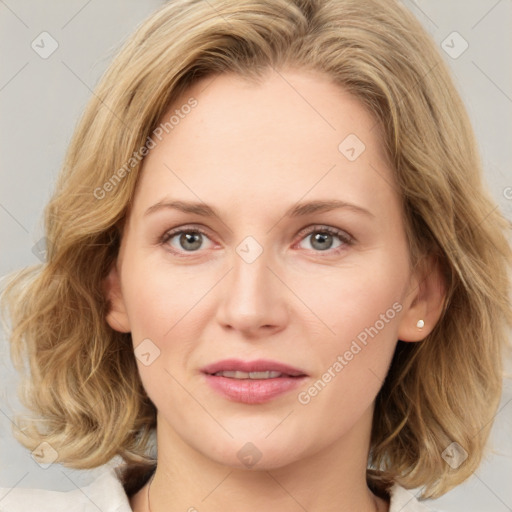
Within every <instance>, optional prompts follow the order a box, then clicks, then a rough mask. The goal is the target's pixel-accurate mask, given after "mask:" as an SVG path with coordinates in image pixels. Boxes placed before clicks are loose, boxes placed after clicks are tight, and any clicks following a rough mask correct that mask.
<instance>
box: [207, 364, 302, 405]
mask: <svg viewBox="0 0 512 512" xmlns="http://www.w3.org/2000/svg"><path fill="white" fill-rule="evenodd" d="M201 371H202V372H203V374H204V375H205V378H206V382H207V383H208V384H209V385H210V387H211V388H212V389H213V390H214V391H216V392H217V393H219V394H220V395H222V396H223V397H224V398H227V399H228V400H231V401H233V402H240V403H245V404H262V403H265V402H268V401H270V400H272V399H274V398H276V397H278V396H280V395H282V394H284V393H286V392H288V391H291V390H293V389H295V388H297V387H298V386H300V385H301V384H302V382H303V381H304V379H305V378H306V377H307V374H306V373H305V372H304V371H302V370H300V369H299V368H295V367H293V366H290V365H287V364H283V363H280V362H277V361H270V360H265V359H258V360H256V361H242V360H239V359H225V360H222V361H217V362H216V363H213V364H210V365H208V366H205V367H204V368H202V369H201ZM221 371H242V372H247V373H249V372H264V371H277V372H280V373H282V374H284V375H283V376H281V377H275V378H271V379H232V378H228V377H222V376H217V375H214V374H215V373H217V372H221Z"/></svg>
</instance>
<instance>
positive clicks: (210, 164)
mask: <svg viewBox="0 0 512 512" xmlns="http://www.w3.org/2000/svg"><path fill="white" fill-rule="evenodd" d="M281 75H282V76H281ZM281 75H279V74H276V73H270V72H269V74H268V75H267V77H266V78H265V80H264V81H263V82H262V83H261V84H259V85H255V84H251V83H249V82H246V81H244V80H243V79H242V78H240V77H237V76H235V75H229V74H225V75H220V76H217V77H216V78H214V79H212V78H209V79H205V80H203V81H201V82H198V83H196V84H195V85H194V86H193V87H192V88H190V89H189V90H188V91H187V92H186V93H185V94H184V95H183V96H182V97H181V98H180V99H179V100H178V101H176V103H175V104H174V105H173V107H172V108H171V109H170V110H169V112H168V113H167V114H166V115H165V116H164V120H168V119H169V118H170V117H171V115H172V114H173V113H174V112H175V111H176V110H179V111H180V112H181V115H180V116H179V123H176V124H174V126H173V129H172V130H170V131H169V133H168V134H165V136H164V137H163V138H162V140H161V141H157V144H156V146H155V147H154V148H153V149H151V151H150V153H149V155H148V156H147V157H146V159H145V161H144V165H143V169H142V175H141V179H140V181H139V183H138V186H137V190H136V192H135V196H134V199H133V204H132V208H131V211H130V213H129V216H128V219H127V223H126V226H125V230H124V233H123V237H122V243H121V248H120V253H119V257H118V261H117V266H116V268H113V269H112V272H111V275H110V276H109V283H110V292H109V293H110V298H111V301H112V311H111V312H110V313H109V316H108V321H109V323H110V325H111V326H112V327H113V328H114V329H117V330H121V331H131V333H132V338H133V345H134V348H135V353H136V355H137V364H138V368H139V372H140V377H141V379H142V383H143V385H144V388H145V389H146V391H147V393H148V395H149V397H150V398H151V400H152V401H153V403H154V404H155V406H156V408H157V410H158V429H159V430H160V431H166V432H168V433H169V435H172V436H174V438H176V439H180V440H181V441H182V442H183V443H184V444H185V445H186V446H188V447H189V448H190V449H192V450H194V451H195V452H196V453H199V454H202V455H204V456H206V457H208V458H210V459H211V460H214V461H217V462H220V463H222V464H227V465H231V466H241V465H242V464H244V461H243V455H244V452H243V450H246V451H247V450H248V451H249V452H251V450H252V451H253V452H254V453H253V454H252V455H254V454H258V453H259V454H261V461H260V462H259V464H260V465H261V466H265V467H277V466H283V465H286V464H288V463H291V462H294V461H296V460H298V459H300V458H303V457H308V456H311V455H313V454H315V453H318V452H320V451H322V450H326V449H328V448H329V447H330V446H333V445H334V444H336V443H337V442H340V440H342V439H344V437H346V436H347V435H348V433H349V432H350V431H353V430H354V429H355V428H356V427H357V425H358V424H359V422H361V421H362V418H366V419H368V411H371V410H372V405H373V403H374V399H375V396H376V394H377V393H378V391H379V389H380V387H381V386H382V382H383V379H384V377H385V375H386V373H387V370H388V367H389V364H390V361H391V358H392V355H393V351H394V349H395V345H396V343H397V340H398V339H402V340H405V341H417V339H419V338H415V335H414V332H415V331H414V329H415V324H416V320H417V318H418V316H417V315H416V314H413V312H414V308H418V303H419V301H418V297H417V296H416V295H415V290H416V289H417V282H416V281H415V279H414V276H412V274H411V271H410V265H409V255H408V250H407V240H406V236H405V229H404V221H403V214H402V211H401V206H400V199H399V197H398V194H397V192H396V190H397V189H396V187H395V186H394V184H393V183H394V181H393V173H392V170H391V168H390V166H389V164H388V162H387V159H386V154H385V152H384V149H383V143H382V140H381V135H380V132H379V130H378V128H377V127H376V121H375V119H374V118H373V117H372V115H370V114H369V113H368V112H367V111H366V110H365V109H364V108H363V106H362V105H361V104H360V103H359V102H358V100H356V99H355V98H353V97H352V96H350V95H349V94H348V93H347V92H345V91H344V90H343V89H341V88H340V87H339V86H337V85H335V84H333V83H331V82H330V81H329V80H328V79H327V78H326V77H324V76H323V75H320V74H310V73H308V74H306V73H304V72H298V71H287V72H283V73H282V74H281ZM283 77H285V78H286V80H285V79H284V78H283ZM192 97H193V98H194V99H195V101H197V104H196V106H195V107H194V108H193V109H188V108H187V109H181V107H182V105H185V104H187V103H188V104H191V103H190V98H192ZM180 109H181V110H180ZM183 112H188V113H187V114H186V115H185V114H183ZM194 205H195V206H194ZM413 318H414V327H412V326H411V322H412V321H413ZM420 318H421V317H420ZM236 372H238V373H236ZM212 440H214V441H215V442H212ZM246 443H252V445H246ZM244 446H245V448H243V450H242V452H240V449H241V448H242V447H244ZM249 455H251V453H249ZM256 457H260V455H256Z"/></svg>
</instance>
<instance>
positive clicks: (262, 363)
mask: <svg viewBox="0 0 512 512" xmlns="http://www.w3.org/2000/svg"><path fill="white" fill-rule="evenodd" d="M201 371H202V372H203V373H208V374H210V375H213V374H214V373H217V372H224V371H228V372H229V371H239V372H247V373H250V372H265V371H271V372H272V371H275V372H280V373H282V374H285V375H289V376H291V377H302V376H306V375H307V374H306V373H305V372H304V371H302V370H300V369H299V368H294V367H293V366H290V365H287V364H284V363H279V362H278V361H270V360H267V359H257V360H255V361H242V360H240V359H223V360H222V361H217V362H216V363H212V364H209V365H207V366H205V367H204V368H202V369H201Z"/></svg>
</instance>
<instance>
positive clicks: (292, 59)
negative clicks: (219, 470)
mask: <svg viewBox="0 0 512 512" xmlns="http://www.w3.org/2000/svg"><path fill="white" fill-rule="evenodd" d="M285 67H291V68H296V69H301V70H313V71H320V72H322V73H324V74H325V75H327V76H328V77H330V78H331V79H332V80H333V81H334V82H335V83H337V84H339V85H340V86H341V87H343V88H344V89H345V90H347V91H349V92H351V93H352V94H354V95H355V96H356V97H357V98H358V99H359V100H360V101H361V102H362V104H364V105H365V106H366V107H367V108H368V109H369V110H370V111H371V112H372V113H373V115H374V117H375V119H376V123H378V124H379V125H381V127H382V130H383V133H384V138H385V144H386V149H387V151H388V153H389V157H390V159H391V162H392V163H393V164H394V171H395V177H396V183H397V187H398V188H399V191H400V194H401V197H402V200H403V211H404V219H405V223H406V229H407V234H408V239H409V244H410V254H411V258H412V260H413V262H415V263H418V264H420V263H421V261H422V258H423V257H424V256H427V255H430V256H432V255H434V257H435V258H436V259H437V261H438V262H439V264H440V265H441V268H442V269H443V274H444V278H445V282H446V302H445V307H444V311H443V314H442V316H441V318H440V320H439V322H438V324H437V325H436V327H435V329H434V331H433V332H432V333H431V334H430V335H429V336H428V337H427V338H426V339H425V340H424V341H423V342H421V343H403V342H400V341H398V344H397V348H396V352H395V354H394V358H393V361H392V364H391V367H390V370H389V373H388V376H387V378H386V380H385V382H384V384H383V387H382V389H381V391H380V392H379V394H378V396H377V399H376V406H375V413H374V418H373V426H372V435H371V446H370V460H369V466H368V472H367V480H368V484H369V485H370V487H371V488H372V489H374V490H377V491H378V492H379V493H382V492H383V491H387V490H388V489H389V487H390V485H391V484H392V483H394V482H396V483H398V484H400V485H402V486H404V487H406V488H414V487H419V486H422V487H423V486H424V489H423V492H422V496H421V497H422V498H436V497H438V496H440V495H442V494H444V493H445V492H447V491H448V490H450V489H451V488H452V487H454V486H456V485H458V484H459V483H461V482H463V481H464V480H465V479H466V478H468V477H469V476H470V475H471V474H472V473H473V472H474V471H475V469H476V468H477V467H478V466H479V464H480V462H481V459H482V457H483V454H484V448H485V445H486V443H487V440H488V436H489V433H490V428H491V425H492V421H493V417H494V415H495V413H496V410H497V407H498V404H499V400H500V395H501V386H502V365H503V358H504V355H505V354H504V352H505V350H504V349H505V347H507V346H508V337H507V335H508V326H510V325H511V324H512V318H511V308H510V302H509V290H510V280H509V273H508V272H509V268H510V262H511V249H510V246H509V244H508V242H507V238H506V231H507V230H508V229H509V228H510V226H509V224H508V223H507V222H506V220H505V219H504V218H503V216H502V215H501V214H500V212H499V211H498V209H497V208H496V206H495V204H494V203H493V201H492V200H491V199H490V196H489V194H488V192H486V190H485V188H484V185H483V184H482V172H481V164H480V161H479V156H478V154H477V150H476V149H475V148H476V147H477V145H476V143H475V139H474V135H473V132H472V128H471V126H470V123H469V120H468V117H467V114H466V111H465V109H464V106H463V104H462V101H461V99H460V97H459V95H458V94H457V92H456V89H455V87H454V85H453V83H452V79H451V78H450V75H449V72H448V70H447V67H446V65H445V64H444V63H443V60H442V58H441V56H440V54H439V53H438V51H437V49H436V47H435V45H434V43H433V41H432V40H431V39H430V37H429V36H428V35H427V34H426V32H425V30H424V29H423V28H422V26H421V25H420V23H419V22H418V21H417V20H416V19H415V18H414V16H413V15H412V14H411V13H410V12H409V11H408V10H407V9H406V8H404V7H403V6H401V5H400V4H399V3H398V2H396V1H391V0H236V1H233V0H209V2H204V1H203V0H177V1H171V2H168V3H166V4H165V5H163V6H162V7H161V8H159V9H158V10H157V11H155V12H154V14H152V15H151V16H150V17H149V18H148V19H147V20H146V21H145V22H143V23H142V24H141V25H140V26H139V27H138V28H137V30H136V31H135V33H134V34H133V36H131V37H130V38H129V40H128V41H127V42H126V43H125V44H124V46H123V47H122V48H121V50H120V51H119V53H118V55H117V56H116V58H115V59H114V61H113V62H112V64H111V66H110V67H109V69H108V70H107V72H106V73H105V75H104V76H103V78H102V79H101V81H100V83H99V85H98V86H97V87H96V89H95V92H94V95H93V96H92V98H91V100H90V102H89V104H88V106H87V108H86V110H85V112H84V113H83V116H82V118H81V121H80V123H79V124H78V126H77V128H76V131H75V133H74V135H73V138H72V140H71V143H70V145H69V148H68V151H67V154H66V157H65V161H64V164H63V168H62V170H61V173H60V175H59V179H58V182H57V184H56V189H55V192H54V194H53V196H52V198H51V200H50V202H49V204H48V206H47V208H46V211H45V228H46V237H47V240H48V253H47V260H46V262H45V263H43V264H40V265H36V266H34V267H30V268H26V269H24V270H22V271H20V272H18V273H16V274H15V275H14V276H12V278H11V279H10V280H9V282H8V283H7V286H6V288H5V290H4V293H3V302H4V314H5V310H7V316H8V317H9V319H10V324H11V325H10V330H11V333H10V346H11V356H12V359H13V362H14V364H15V366H16V368H17V370H18V371H19V372H20V373H22V374H23V380H22V384H21V386H20V390H19V395H20V398H21V400H22V403H24V404H25V405H26V406H27V407H28V408H29V410H30V411H31V412H32V414H31V415H21V416H19V417H17V418H16V421H17V423H18V426H19V429H14V435H15V436H16V438H17V439H18V440H19V441H20V442H21V443H22V444H23V445H24V446H25V447H27V448H29V449H34V448H35V447H36V446H37V445H38V444H39V443H41V442H42V441H46V442H48V443H50V445H51V446H52V447H53V448H54V449H55V450H57V452H58V454H59V458H58V461H59V462H60V463H62V464H63V465H65V466H68V467H73V468H77V469H86V468H94V467H97V466H100V465H102V464H104V463H107V462H108V461H110V460H111V459H112V458H113V457H114V456H120V457H122V459H123V461H124V463H125V467H126V468H127V469H126V472H125V474H124V475H125V482H129V480H130V478H129V475H130V471H132V473H133V472H136V470H137V469H139V470H140V468H143V469H145V470H148V469H150V468H152V467H154V463H155V460H154V459H153V458H152V457H151V456H150V455H148V446H149V441H150V438H151V435H152V433H153V431H154V428H155V426H156V410H155V407H154V405H153V404H152V402H151V401H150V400H149V398H148V396H147V395H146V393H145V391H144V389H143V387H142V384H141V381H140V378H139V375H138V371H137V365H136V361H135V357H134V354H133V347H132V341H131V337H130V334H123V333H119V332H116V331H114V330H113V329H111V328H110V327H109V326H108V324H107V322H106V320H105V317H106V313H107V311H108V308H109V304H108V302H107V300H106V298H105V291H104V280H105V277H106V275H107V273H108V271H109V269H110V268H111V266H112V264H113V263H114V262H115V260H116V257H117V252H118V248H119V242H120V238H121V235H122V228H123V222H124V219H125V217H126V213H127V209H128V207H129V205H130V201H131V198H132V197H133V194H134V190H135V187H136V184H137V179H138V174H139V170H140V167H141V162H142V158H139V159H138V161H137V162H135V163H134V161H132V160H130V159H131V158H134V155H140V148H143V147H144V146H145V145H147V144H148V137H149V136H150V135H151V134H152V133H153V131H154V130H155V129H156V127H157V126H158V124H159V122H160V120H161V118H162V116H163V114H164V113H165V112H166V111H167V109H168V108H169V107H170V105H171V104H172V103H173V101H174V100H175V98H177V97H178V96H179V95H180V94H181V93H183V92H184V91H186V89H187V88H188V87H189V86H190V85H191V84H192V83H194V82H195V81H197V80H198V79H199V78H202V77H207V76H214V75H216V74H220V73H227V72H234V73H237V74H238V75H240V76H243V77H246V78H247V79H252V80H258V79H259V78H261V77H263V76H264V74H265V72H266V71H268V70H269V69H272V68H273V69H275V70H280V69H283V68H285ZM144 153H145V152H144V151H142V154H144ZM129 161H130V162H131V164H130V167H127V166H126V163H127V162H129ZM123 168H124V172H122V171H121V169H123ZM114 174H117V177H118V178H122V179H118V180H117V181H116V183H115V186H112V187H110V186H108V185H107V184H108V183H112V181H111V180H112V179H113V176H114ZM98 191H101V193H100V192H98ZM104 191H108V194H106V193H104ZM26 363H28V367H25V364H26ZM452 442H457V443H459V444H460V445H461V446H462V447H463V448H464V449H465V450H466V451H467V453H468V458H467V460H466V461H465V462H464V463H463V464H462V465H461V466H460V467H459V468H458V469H452V468H451V467H450V466H449V465H448V464H447V463H446V462H445V461H444V460H443V458H442V456H441V454H442V452H443V450H445V448H447V446H448V445H450V443H452ZM133 474H134V473H133Z"/></svg>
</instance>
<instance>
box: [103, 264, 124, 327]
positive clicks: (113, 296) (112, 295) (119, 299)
mask: <svg viewBox="0 0 512 512" xmlns="http://www.w3.org/2000/svg"><path fill="white" fill-rule="evenodd" d="M104 290H105V296H106V298H107V302H108V312H107V316H106V320H107V323H108V325H110V327H112V329H114V330H115V331H118V332H130V331H131V328H130V321H129V319H128V314H127V312H126V306H125V304H124V299H123V292H122V289H121V280H120V279H119V271H118V270H117V263H114V264H113V265H112V268H111V269H110V272H109V273H108V275H107V277H106V278H105V281H104Z"/></svg>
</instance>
